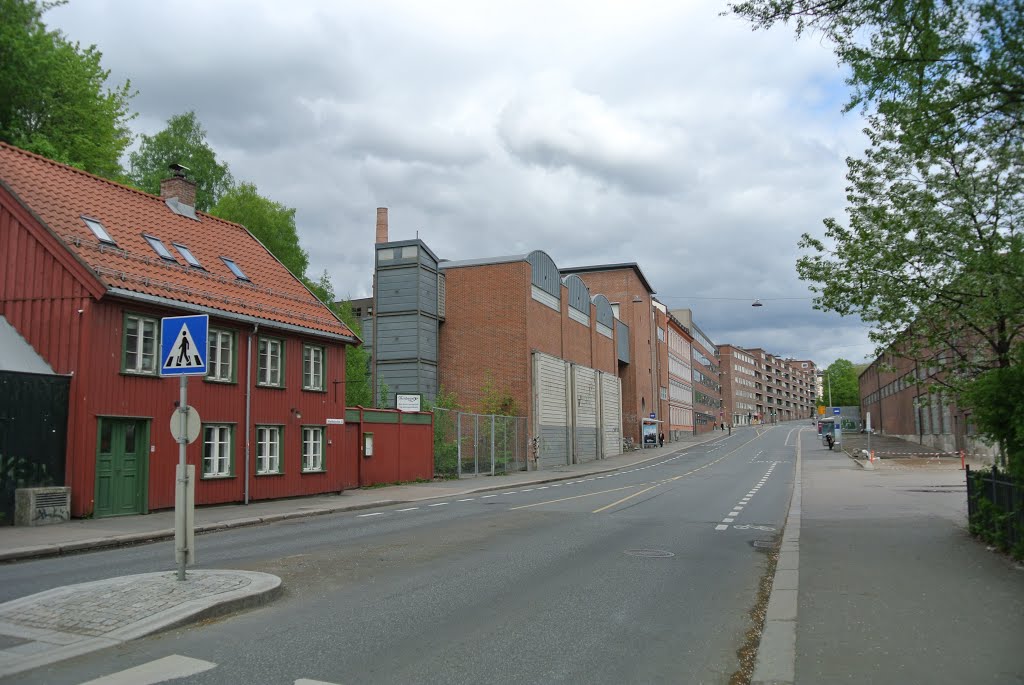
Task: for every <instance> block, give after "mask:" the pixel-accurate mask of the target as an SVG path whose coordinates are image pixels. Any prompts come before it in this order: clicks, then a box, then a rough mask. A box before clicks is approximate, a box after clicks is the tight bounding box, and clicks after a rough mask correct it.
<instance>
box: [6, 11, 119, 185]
mask: <svg viewBox="0 0 1024 685" xmlns="http://www.w3.org/2000/svg"><path fill="white" fill-rule="evenodd" d="M55 4H60V3H38V2H35V1H34V0H0V140H5V141H7V142H9V143H11V144H13V145H17V146H18V147H21V148H24V149H27V150H30V151H32V152H35V153H38V154H41V155H43V156H45V157H49V158H50V159H53V160H56V161H58V162H63V163H65V164H70V165H72V166H76V167H78V168H80V169H84V170H85V171H88V172H90V173H94V174H97V175H99V176H103V177H106V178H111V179H121V177H122V174H123V172H122V169H121V163H120V159H121V155H122V154H123V153H124V151H125V149H126V148H127V147H128V146H129V145H130V144H131V142H132V133H131V130H130V129H129V127H128V122H129V121H131V119H133V118H134V116H135V115H134V114H131V113H130V112H129V109H128V106H129V102H130V101H131V99H132V97H133V96H134V93H133V91H132V89H131V83H130V82H128V81H125V82H124V83H123V84H121V85H115V86H113V87H108V85H107V80H108V78H109V76H110V72H109V71H108V70H105V69H103V67H102V65H101V63H100V62H101V59H102V57H103V55H102V53H101V52H100V51H99V50H98V49H97V48H96V46H95V45H91V46H89V47H87V48H82V47H81V46H80V45H79V44H78V43H72V42H70V41H69V40H67V38H66V37H65V36H64V35H63V34H62V33H61V32H60V31H50V30H47V28H46V25H45V24H44V23H43V20H42V15H43V13H44V12H45V11H46V10H47V9H49V8H50V7H53V6H54V5H55Z"/></svg>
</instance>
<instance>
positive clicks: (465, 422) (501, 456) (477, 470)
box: [434, 407, 529, 478]
mask: <svg viewBox="0 0 1024 685" xmlns="http://www.w3.org/2000/svg"><path fill="white" fill-rule="evenodd" d="M528 450H529V436H528V435H527V430H526V417H525V416H500V415H498V414H470V413H466V412H461V411H454V410H450V409H442V408H439V407H435V408H434V471H435V472H436V473H437V474H438V475H440V476H448V477H452V476H456V477H460V478H461V477H462V476H482V475H492V476H493V475H495V474H499V473H509V472H512V471H525V470H526V468H527V463H526V462H527V453H528Z"/></svg>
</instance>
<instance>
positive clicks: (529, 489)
mask: <svg viewBox="0 0 1024 685" xmlns="http://www.w3.org/2000/svg"><path fill="white" fill-rule="evenodd" d="M522 492H533V488H526V489H525V490H522Z"/></svg>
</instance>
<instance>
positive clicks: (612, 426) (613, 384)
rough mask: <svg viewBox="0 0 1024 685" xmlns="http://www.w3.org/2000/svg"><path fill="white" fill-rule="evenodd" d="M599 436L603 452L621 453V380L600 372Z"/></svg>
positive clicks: (609, 453) (606, 453) (607, 455)
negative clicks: (602, 443)
mask: <svg viewBox="0 0 1024 685" xmlns="http://www.w3.org/2000/svg"><path fill="white" fill-rule="evenodd" d="M601 437H602V439H603V440H604V445H603V448H604V449H603V450H602V452H603V454H604V456H605V457H612V456H615V455H616V454H622V382H621V381H620V380H619V377H618V376H614V375H612V374H610V373H602V374H601Z"/></svg>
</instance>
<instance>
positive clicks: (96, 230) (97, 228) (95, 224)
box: [82, 216, 117, 245]
mask: <svg viewBox="0 0 1024 685" xmlns="http://www.w3.org/2000/svg"><path fill="white" fill-rule="evenodd" d="M82 221H84V222H85V225H86V226H88V227H89V230H90V231H92V234H93V235H94V236H96V237H97V238H99V239H100V242H103V243H108V244H110V245H117V243H115V242H114V239H113V238H111V237H110V234H109V233H107V229H105V228H103V224H101V223H100V222H99V221H97V220H96V219H86V218H85V217H84V216H83V217H82Z"/></svg>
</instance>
